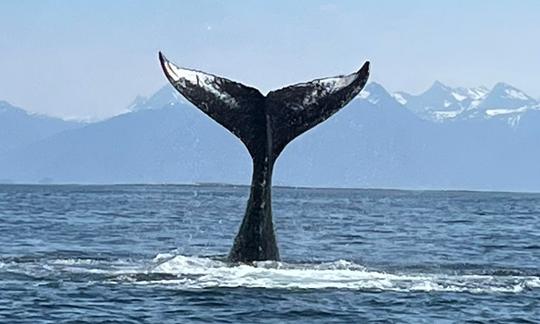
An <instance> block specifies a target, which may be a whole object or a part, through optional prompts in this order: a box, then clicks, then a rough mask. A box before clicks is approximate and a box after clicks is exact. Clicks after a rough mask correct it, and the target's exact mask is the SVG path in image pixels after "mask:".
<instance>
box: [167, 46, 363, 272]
mask: <svg viewBox="0 0 540 324" xmlns="http://www.w3.org/2000/svg"><path fill="white" fill-rule="evenodd" d="M159 59H160V62H161V66H162V68H163V71H164V73H165V75H166V76H167V79H168V80H169V81H170V82H171V84H172V85H173V86H174V87H175V88H176V90H178V91H179V92H180V93H181V94H182V95H183V96H184V97H185V98H186V99H187V100H189V101H190V102H191V103H193V104H194V105H195V106H196V107H197V108H199V109H200V110H202V111H203V112H204V113H205V114H207V115H208V116H209V117H210V118H212V119H214V120H215V121H216V122H218V123H219V124H220V125H222V126H223V127H225V128H226V129H228V130H229V131H230V132H231V133H233V134H234V135H235V136H237V137H238V138H239V139H240V140H241V141H242V142H243V143H244V145H245V146H246V147H247V149H248V151H249V153H250V155H251V157H252V159H253V177H252V182H251V192H250V197H249V200H248V204H247V207H246V213H245V216H244V219H243V221H242V225H241V226H240V230H239V232H238V235H237V236H236V238H235V241H234V245H233V247H232V249H231V252H230V254H229V260H230V261H233V262H252V261H261V260H279V250H278V248H277V244H276V238H275V234H274V227H273V223H272V207H271V186H272V170H273V166H274V162H275V160H276V159H277V157H278V156H279V154H280V153H281V152H282V151H283V149H284V148H285V146H286V145H287V144H288V143H290V142H291V141H292V140H294V139H295V138H296V137H298V136H299V135H301V134H302V133H304V132H306V131H307V130H309V129H311V128H313V127H314V126H316V125H318V124H319V123H321V122H323V121H325V120H326V119H328V118H329V117H330V116H332V115H333V114H334V113H336V112H337V111H338V110H340V109H341V108H342V107H344V106H345V105H346V104H347V103H348V102H349V101H351V100H352V99H353V98H354V97H355V96H356V95H357V94H358V93H359V92H360V91H361V90H362V88H363V87H364V85H365V84H366V82H367V79H368V76H369V62H366V63H365V64H364V65H363V66H362V68H361V69H360V70H358V71H357V72H355V73H352V74H350V75H346V76H336V77H331V78H323V79H316V80H313V81H310V82H306V83H299V84H296V85H292V86H288V87H284V88H282V89H279V90H275V91H271V92H269V93H268V94H267V95H266V96H264V95H262V94H261V93H260V92H259V91H258V90H257V89H255V88H252V87H249V86H245V85H243V84H240V83H238V82H234V81H231V80H228V79H225V78H221V77H218V76H215V75H212V74H208V73H205V72H201V71H197V70H190V69H185V68H180V67H178V66H176V65H174V64H173V63H171V62H169V61H168V60H167V59H166V58H165V56H164V55H163V54H162V53H161V52H160V53H159Z"/></svg>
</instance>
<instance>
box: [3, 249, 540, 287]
mask: <svg viewBox="0 0 540 324" xmlns="http://www.w3.org/2000/svg"><path fill="white" fill-rule="evenodd" d="M0 273H2V275H3V276H6V275H8V276H9V275H10V276H13V277H14V279H15V278H16V277H20V276H25V277H31V278H32V279H33V280H32V281H34V282H37V284H38V285H39V284H40V283H41V284H49V283H50V282H51V281H75V282H87V283H90V284H93V283H96V284H99V283H101V284H120V285H122V284H126V285H130V284H136V285H155V286H162V287H165V288H168V289H190V290H192V289H205V288H234V287H245V288H265V289H348V290H359V291H375V292H376V291H393V292H465V293H475V294H489V293H514V294H519V293H520V292H523V291H526V290H536V289H540V275H539V274H537V273H533V274H530V273H519V271H508V272H498V271H492V272H491V273H490V272H489V271H488V272H486V271H481V272H479V273H470V272H467V273H459V272H457V273H452V274H447V273H429V272H418V271H416V272H413V273H408V272H393V273H390V272H384V271H379V270H375V269H368V268H366V267H364V266H361V265H358V264H355V263H353V262H349V261H345V260H339V261H335V262H324V263H311V264H309V263H302V264H290V263H284V262H274V261H271V262H269V261H266V262H256V263H254V264H253V265H238V264H236V265H235V264H228V263H226V262H223V261H220V260H217V259H214V258H208V257H195V256H184V255H175V254H172V253H164V254H158V255H157V256H156V257H155V258H154V259H153V260H146V261H144V260H140V261H133V260H112V261H111V260H108V259H91V258H88V259H72V258H64V259H58V258H56V259H47V258H26V259H25V258H18V259H11V260H10V259H4V260H2V261H0ZM18 279H20V278H18Z"/></svg>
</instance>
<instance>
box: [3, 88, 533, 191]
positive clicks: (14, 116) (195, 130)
mask: <svg viewBox="0 0 540 324" xmlns="http://www.w3.org/2000/svg"><path fill="white" fill-rule="evenodd" d="M539 140H540V103H539V102H538V100H535V99H533V98H532V97H530V96H528V95H527V94H525V93H524V92H523V91H520V90H518V89H516V88H515V87H512V86H511V85H508V84H505V83H498V84H496V85H495V86H494V87H493V88H492V89H487V88H485V87H477V88H462V87H458V88H452V87H449V86H446V85H444V84H442V83H441V82H435V83H434V84H433V85H432V86H431V87H430V88H429V89H428V90H426V91H425V92H423V93H421V94H418V95H412V94H408V93H405V92H396V93H389V92H388V91H386V89H384V87H383V86H381V85H380V84H377V83H370V84H368V85H367V86H366V88H365V89H364V90H363V91H362V92H361V93H360V95H359V96H358V97H357V98H355V99H354V100H353V101H352V102H351V103H349V105H348V106H347V107H345V108H344V109H343V110H342V111H340V112H339V113H337V114H336V115H334V116H333V117H331V118H330V119H329V120H328V121H327V122H325V123H323V124H321V125H319V126H317V127H316V128H314V129H312V130H310V131H308V132H307V133H306V134H304V135H302V136H300V137H299V138H298V139H296V140H294V141H293V142H292V143H291V144H290V145H289V146H288V147H287V148H286V149H285V151H284V152H283V154H282V156H281V157H280V158H279V159H278V161H277V164H276V170H275V176H274V179H275V184H277V185H291V186H317V187H355V188H356V187H370V188H408V189H467V190H511V191H539V190H540V152H539V150H538V146H539V145H538V144H539ZM250 168H251V162H250V158H249V157H248V153H247V151H246V149H245V148H244V147H243V145H242V144H241V143H240V141H239V140H238V139H236V138H235V137H234V136H233V135H231V134H230V133H228V132H227V131H226V130H225V129H224V128H222V127H221V126H219V125H218V124H217V123H215V122H214V121H212V120H211V119H210V118H208V117H206V116H205V115H204V114H203V113H202V112H200V111H199V110H198V109H196V108H194V107H193V106H192V105H191V104H190V103H188V102H187V101H186V100H185V99H183V98H182V97H181V96H180V95H178V93H177V92H176V91H175V90H174V89H173V88H172V87H170V86H165V87H163V88H162V89H160V90H159V91H158V92H157V93H155V94H154V95H152V96H150V97H148V98H145V97H138V98H136V100H135V101H134V102H133V103H132V104H131V105H130V106H129V107H128V108H127V111H126V112H125V113H123V114H121V115H118V116H115V117H112V118H109V119H107V120H103V121H99V122H94V123H80V122H73V121H64V120H61V119H57V118H52V117H46V116H40V115H34V114H29V113H27V112H25V111H24V110H22V109H20V108H17V107H13V106H11V105H9V104H8V103H6V102H0V179H2V180H0V181H1V182H13V183H200V182H222V183H241V184H247V183H249V180H250V179H249V177H250V176H251V170H250Z"/></svg>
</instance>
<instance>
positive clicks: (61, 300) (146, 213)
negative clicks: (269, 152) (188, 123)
mask: <svg viewBox="0 0 540 324" xmlns="http://www.w3.org/2000/svg"><path fill="white" fill-rule="evenodd" d="M248 189H249V188H248V187H243V186H221V185H201V186H187V185H186V186H183V185H129V186H123V185H117V186H72V185H66V186H22V185H2V186H0V323H99V322H109V323H115V322H116V323H189V322H213V321H216V322H217V321H219V322H229V323H242V322H247V323H266V322H268V323H282V322H284V321H290V322H294V321H296V322H305V323H318V322H321V323H328V322H346V323H363V322H378V323H402V322H403V323H407V322H408V323H456V322H457V323H462V322H474V323H494V322H497V323H538V322H540V194H521V193H485V192H457V191H446V192H443V191H440V192H437V191H396V190H346V189H339V190H338V189H296V188H274V197H273V198H274V202H273V208H274V221H275V227H276V231H277V236H278V243H279V247H280V252H281V256H282V259H283V260H282V262H259V263H256V264H255V266H248V265H232V264H228V263H227V262H225V261H224V257H225V256H226V254H227V252H228V249H229V248H230V246H231V243H232V240H233V238H234V236H235V234H236V231H237V229H238V227H239V225H240V222H241V218H242V216H243V211H244V208H245V204H246V200H247V195H248Z"/></svg>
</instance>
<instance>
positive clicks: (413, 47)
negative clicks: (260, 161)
mask: <svg viewBox="0 0 540 324" xmlns="http://www.w3.org/2000/svg"><path fill="white" fill-rule="evenodd" d="M539 35H540V1H538V0H520V1H515V0H511V1H510V0H508V1H495V0H492V1H487V0H486V1H411V0H410V1H401V0H400V1H397V0H396V1H381V0H376V1H352V0H351V1H335V2H332V1H328V0H326V1H317V0H309V1H308V0H305V1H201V0H198V1H144V2H143V1H119V0H115V1H68V0H64V1H49V0H39V1H38V0H36V1H24V0H17V1H2V2H0V100H7V101H9V102H11V103H12V104H15V105H18V106H21V107H23V108H25V109H27V110H30V111H34V112H40V113H47V114H50V115H55V116H63V117H76V118H84V117H90V118H104V117H107V116H111V115H114V114H117V113H119V112H120V111H122V110H123V109H125V107H126V106H127V105H128V104H129V103H130V102H131V101H132V100H133V99H134V98H135V96H137V95H139V94H140V95H149V94H151V93H152V92H154V91H156V90H157V89H159V88H160V87H161V86H163V85H164V84H165V83H166V81H165V78H164V76H163V75H162V73H161V70H160V67H159V65H158V61H157V51H158V50H163V51H164V53H165V54H166V55H167V56H168V58H169V59H171V60H172V61H173V62H175V63H177V64H178V65H182V66H185V67H192V68H198V69H202V70H205V71H208V72H211V73H215V74H219V75H223V76H226V77H228V78H231V79H234V80H238V81H241V82H243V83H246V84H250V85H253V86H256V87H258V88H260V89H261V90H262V91H268V90H270V89H273V88H277V87H281V86H283V85H285V84H288V83H295V82H299V81H307V80H309V79H312V78H316V77H324V76H331V75H336V74H342V73H349V72H352V71H354V70H356V69H357V68H359V67H360V66H361V65H362V63H363V62H364V61H365V60H367V59H369V60H371V62H372V78H371V80H373V81H377V82H380V83H382V84H383V85H384V86H385V87H387V89H389V90H392V91H395V90H405V91H409V92H413V93H417V92H420V91H422V90H424V89H425V88H427V87H429V86H430V85H431V83H433V81H434V80H436V79H438V80H440V81H442V82H443V83H447V84H449V85H456V86H457V85H463V86H476V85H486V86H488V87H491V86H493V84H494V83H496V82H498V81H505V82H508V83H510V84H513V85H514V86H516V87H518V88H520V89H522V90H524V91H525V92H527V93H529V94H530V95H532V96H534V97H540V41H539Z"/></svg>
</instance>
